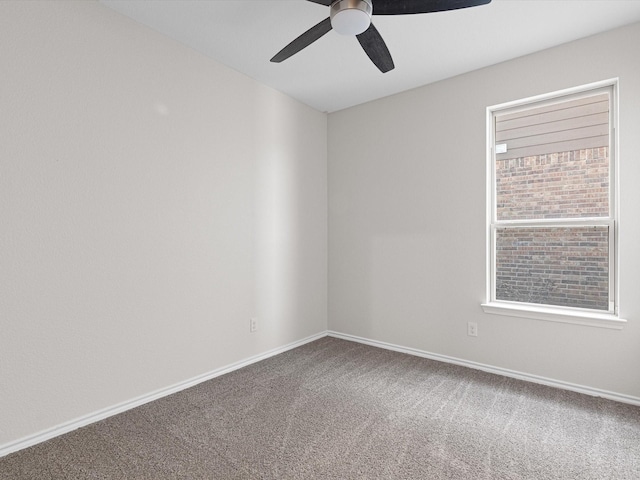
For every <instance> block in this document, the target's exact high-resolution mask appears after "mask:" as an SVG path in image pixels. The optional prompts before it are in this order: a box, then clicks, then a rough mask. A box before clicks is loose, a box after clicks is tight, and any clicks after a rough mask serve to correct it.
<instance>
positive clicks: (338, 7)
mask: <svg viewBox="0 0 640 480" xmlns="http://www.w3.org/2000/svg"><path fill="white" fill-rule="evenodd" d="M372 13H373V6H372V4H371V1H370V0H338V1H336V2H333V3H332V4H331V14H330V16H331V27H332V28H333V29H334V30H335V31H336V32H338V33H339V34H340V35H360V34H361V33H362V32H364V31H365V30H367V28H369V25H371V14H372Z"/></svg>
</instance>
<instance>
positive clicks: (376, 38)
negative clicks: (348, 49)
mask: <svg viewBox="0 0 640 480" xmlns="http://www.w3.org/2000/svg"><path fill="white" fill-rule="evenodd" d="M357 37H358V41H359V42H360V45H362V49H363V50H364V51H365V53H366V54H367V55H368V56H369V58H370V59H371V61H372V62H373V63H374V65H375V66H376V67H378V68H379V69H380V71H381V72H382V73H387V72H388V71H389V70H393V69H394V68H395V65H394V64H393V59H392V58H391V54H390V53H389V49H388V48H387V44H386V43H384V40H383V39H382V36H380V33H378V30H377V29H376V27H374V26H373V23H372V24H371V25H369V28H368V29H367V30H365V31H364V32H363V33H361V34H360V35H357Z"/></svg>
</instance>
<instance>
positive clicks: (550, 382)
mask: <svg viewBox="0 0 640 480" xmlns="http://www.w3.org/2000/svg"><path fill="white" fill-rule="evenodd" d="M327 335H328V336H330V337H335V338H341V339H343V340H349V341H352V342H358V343H363V344H365V345H371V346H372V347H379V348H384V349H386V350H393V351H395V352H401V353H407V354H409V355H415V356H417V357H423V358H429V359H431V360H437V361H439V362H445V363H453V364H455V365H460V366H463V367H468V368H473V369H475V370H482V371H483V372H488V373H494V374H496V375H502V376H504V377H511V378H517V379H518V380H525V381H527V382H532V383H539V384H542V385H547V386H549V387H555V388H561V389H563V390H570V391H573V392H578V393H584V394H586V395H591V396H593V397H602V398H607V399H609V400H615V401H616V402H621V403H628V404H631V405H636V406H640V397H634V396H632V395H625V394H621V393H615V392H609V391H607V390H600V389H598V388H592V387H585V386H584V385H576V384H575V383H569V382H563V381H560V380H554V379H552V378H546V377H541V376H538V375H531V374H528V373H522V372H517V371H515V370H509V369H506V368H500V367H494V366H491V365H485V364H483V363H477V362H472V361H469V360H463V359H461V358H456V357H449V356H447V355H440V354H438V353H430V352H425V351H424V350H418V349H416V348H410V347H402V346H400V345H394V344H392V343H387V342H381V341H378V340H371V339H368V338H363V337H358V336H355V335H349V334H345V333H340V332H334V331H332V330H329V331H328V332H327Z"/></svg>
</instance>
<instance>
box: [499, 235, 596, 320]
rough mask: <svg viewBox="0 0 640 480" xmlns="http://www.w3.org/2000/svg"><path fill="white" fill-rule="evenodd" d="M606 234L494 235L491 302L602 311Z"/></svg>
mask: <svg viewBox="0 0 640 480" xmlns="http://www.w3.org/2000/svg"><path fill="white" fill-rule="evenodd" d="M608 270H609V228H608V227H606V226H596V227H594V226H590V227H553V228H549V227H506V228H499V229H497V231H496V300H507V301H516V302H526V303H536V304H546V305H558V306H565V307H579V308H591V309H596V310H608V308H609V274H608Z"/></svg>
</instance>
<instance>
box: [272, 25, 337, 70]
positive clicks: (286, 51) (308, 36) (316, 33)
mask: <svg viewBox="0 0 640 480" xmlns="http://www.w3.org/2000/svg"><path fill="white" fill-rule="evenodd" d="M329 31H331V18H326V19H325V20H323V21H321V22H320V23H318V24H317V25H315V26H313V27H311V28H310V29H309V30H307V31H306V32H304V33H303V34H302V35H300V36H299V37H298V38H296V39H295V40H294V41H293V42H291V43H290V44H289V45H287V46H286V47H284V48H283V49H282V50H280V51H279V52H278V53H276V54H275V55H274V57H273V58H272V59H271V61H272V62H274V63H280V62H282V61H283V60H286V59H287V58H289V57H290V56H291V55H294V54H296V53H298V52H299V51H300V50H302V49H303V48H305V47H308V46H309V45H311V44H312V43H313V42H315V41H316V40H318V39H319V38H320V37H322V36H323V35H324V34H325V33H327V32H329Z"/></svg>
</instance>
